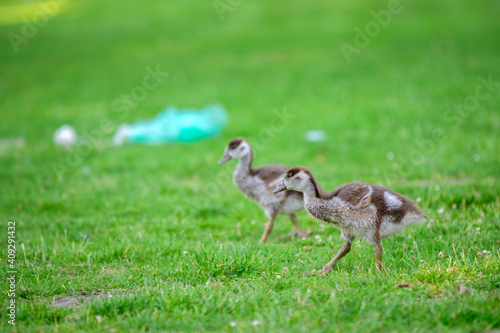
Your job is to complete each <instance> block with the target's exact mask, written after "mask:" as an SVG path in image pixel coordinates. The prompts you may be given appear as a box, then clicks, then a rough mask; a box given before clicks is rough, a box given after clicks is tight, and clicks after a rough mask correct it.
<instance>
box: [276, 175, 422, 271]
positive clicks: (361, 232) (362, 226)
mask: <svg viewBox="0 0 500 333" xmlns="http://www.w3.org/2000/svg"><path fill="white" fill-rule="evenodd" d="M285 190H294V191H300V192H302V193H304V206H305V208H306V210H307V212H308V213H309V215H310V216H311V217H313V218H314V219H317V220H321V221H325V222H328V223H332V224H334V225H336V226H337V227H339V228H340V230H341V233H342V238H344V240H345V243H344V245H342V247H341V248H340V250H339V251H338V253H337V254H336V255H335V257H333V259H332V260H331V261H330V262H329V263H328V264H326V265H325V266H324V267H323V269H322V270H320V271H319V272H318V273H320V274H325V273H329V272H331V271H332V269H333V267H334V266H335V265H336V264H337V263H338V262H339V261H340V259H342V258H343V257H344V256H345V255H346V254H347V253H349V251H350V250H351V245H352V242H353V240H354V238H355V237H359V238H362V239H364V240H365V241H367V242H368V243H371V244H373V245H374V247H373V254H374V256H375V263H376V267H377V269H378V270H379V271H382V270H383V267H382V245H381V244H380V241H381V240H382V238H385V237H388V236H391V235H394V234H396V233H399V232H401V231H403V230H404V229H405V228H406V227H407V226H409V225H412V224H416V223H421V222H423V221H425V220H426V219H427V216H426V215H425V214H424V213H422V211H421V210H420V208H419V207H418V206H417V204H416V203H415V202H413V201H412V200H410V199H408V198H407V197H405V196H403V195H401V194H399V193H396V192H393V191H391V190H388V189H386V188H383V187H380V186H374V185H370V184H365V183H362V182H357V181H355V182H352V183H348V184H344V185H341V186H339V187H337V188H336V189H335V190H333V191H332V192H330V193H327V194H323V193H321V191H320V190H319V188H318V183H317V182H316V179H314V177H313V175H312V174H311V172H310V171H309V170H307V169H306V168H303V167H297V166H296V167H293V168H290V169H288V170H287V171H286V172H285V175H284V177H283V180H282V181H281V183H280V184H279V185H278V186H277V187H276V188H275V189H274V191H273V193H280V192H282V191H285ZM315 272H316V271H314V270H313V271H312V272H311V273H315Z"/></svg>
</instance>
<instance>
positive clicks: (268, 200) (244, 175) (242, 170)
mask: <svg viewBox="0 0 500 333" xmlns="http://www.w3.org/2000/svg"><path fill="white" fill-rule="evenodd" d="M231 159H238V160H239V161H238V164H237V165H236V169H235V170H234V173H233V181H234V183H235V184H236V186H237V187H238V188H239V189H240V191H241V192H243V194H244V195H245V196H246V197H247V198H249V199H251V200H253V201H255V202H256V203H257V204H258V205H259V206H260V207H261V208H262V209H263V210H264V213H265V214H266V216H267V218H268V219H269V220H268V222H267V224H266V227H265V229H264V234H263V235H262V237H261V239H260V242H261V243H265V242H266V241H267V238H268V237H269V234H270V233H271V231H272V229H273V226H274V220H275V218H276V216H277V215H278V214H287V215H289V216H290V220H291V221H292V223H293V225H294V226H295V229H296V231H297V236H299V237H306V236H309V235H310V234H311V232H308V231H304V230H302V229H301V228H300V226H299V223H298V221H297V217H296V216H295V212H298V211H301V210H302V209H304V199H303V194H302V193H300V192H296V191H289V192H286V193H281V194H278V195H273V188H274V187H275V186H276V185H277V184H278V183H279V182H280V180H281V179H282V178H283V175H284V173H285V171H286V170H287V168H286V167H285V166H284V165H279V164H275V165H266V166H263V167H260V168H258V169H253V168H252V161H253V153H252V148H251V147H250V144H249V143H248V141H246V140H245V139H243V138H237V139H233V140H231V141H229V143H228V145H227V146H226V149H225V151H224V155H223V156H222V158H221V159H220V160H219V164H223V163H225V162H227V161H229V160H231Z"/></svg>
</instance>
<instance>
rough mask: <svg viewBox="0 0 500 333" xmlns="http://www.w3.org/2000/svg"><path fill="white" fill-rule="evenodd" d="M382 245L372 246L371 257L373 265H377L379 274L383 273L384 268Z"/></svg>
mask: <svg viewBox="0 0 500 333" xmlns="http://www.w3.org/2000/svg"><path fill="white" fill-rule="evenodd" d="M382 252H383V249H382V245H381V244H380V243H377V244H375V245H374V246H373V255H374V256H375V264H376V265H377V270H378V271H379V272H383V271H384V267H383V266H382Z"/></svg>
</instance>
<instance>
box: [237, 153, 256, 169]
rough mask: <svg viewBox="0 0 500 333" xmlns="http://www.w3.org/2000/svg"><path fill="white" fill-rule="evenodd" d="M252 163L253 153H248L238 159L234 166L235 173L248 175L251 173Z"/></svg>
mask: <svg viewBox="0 0 500 333" xmlns="http://www.w3.org/2000/svg"><path fill="white" fill-rule="evenodd" d="M252 162H253V153H252V151H250V153H248V154H246V155H245V156H243V157H241V158H240V160H239V161H238V164H237V165H236V170H235V173H239V174H250V173H251V172H252Z"/></svg>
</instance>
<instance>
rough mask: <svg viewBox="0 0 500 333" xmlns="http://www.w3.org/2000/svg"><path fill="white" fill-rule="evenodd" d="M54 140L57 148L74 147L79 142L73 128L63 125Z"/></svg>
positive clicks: (55, 133)
mask: <svg viewBox="0 0 500 333" xmlns="http://www.w3.org/2000/svg"><path fill="white" fill-rule="evenodd" d="M52 140H53V141H54V143H55V144H56V145H57V146H64V147H69V146H74V145H75V144H76V141H77V140H78V135H77V134H76V131H75V129H74V128H73V127H71V126H69V125H66V124H65V125H62V126H61V127H59V128H58V129H57V130H56V131H55V132H54V136H53V137H52Z"/></svg>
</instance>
